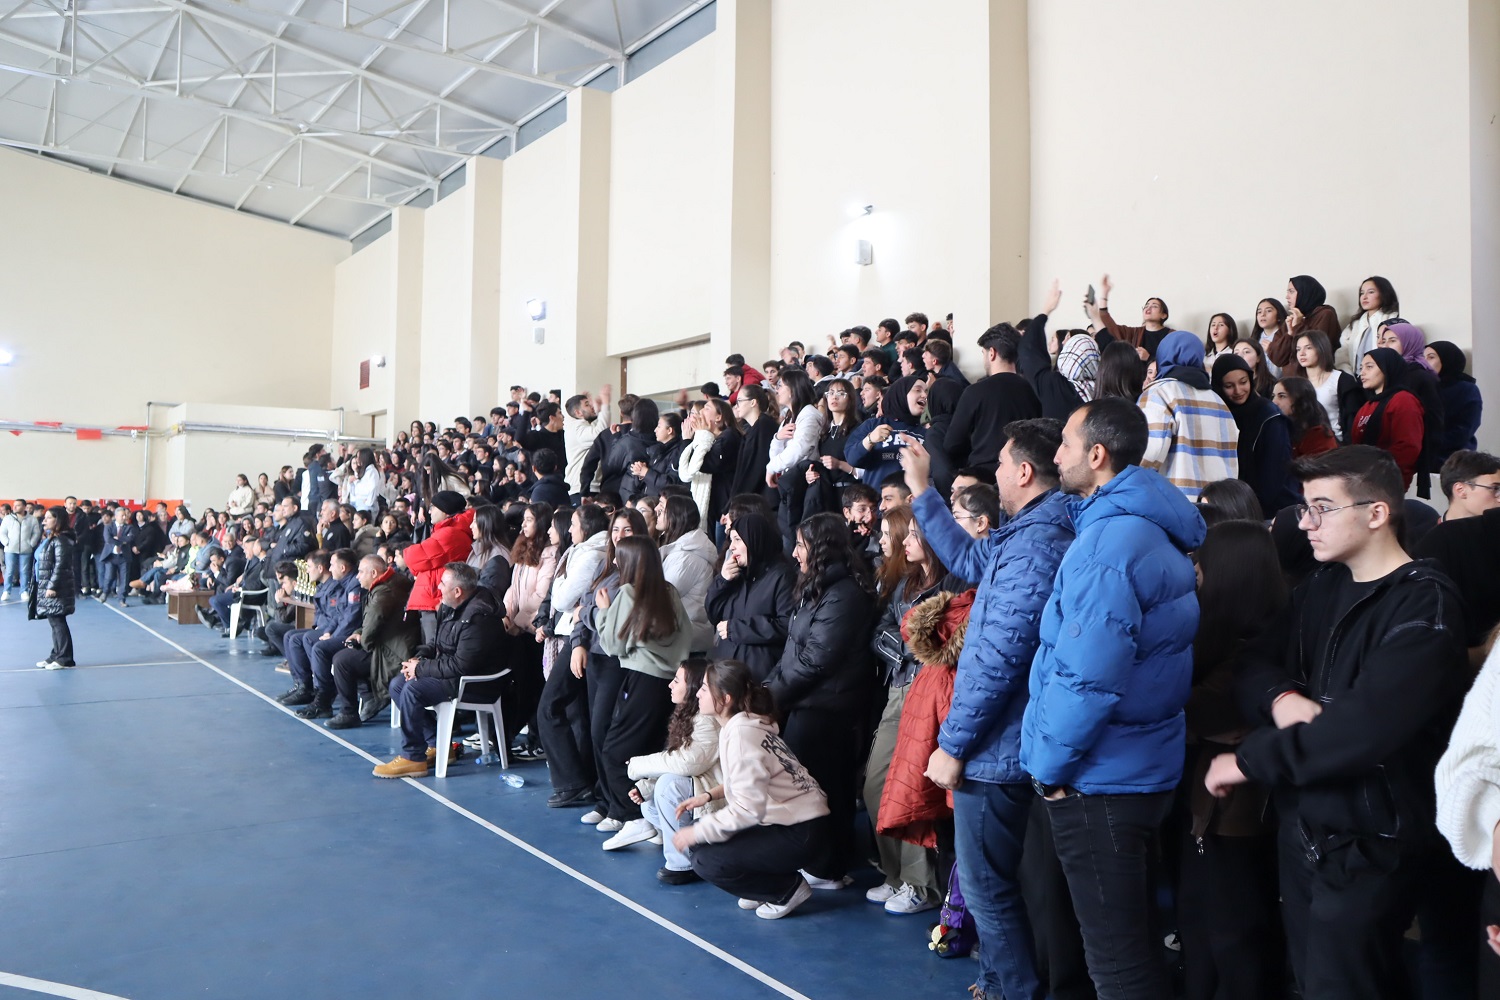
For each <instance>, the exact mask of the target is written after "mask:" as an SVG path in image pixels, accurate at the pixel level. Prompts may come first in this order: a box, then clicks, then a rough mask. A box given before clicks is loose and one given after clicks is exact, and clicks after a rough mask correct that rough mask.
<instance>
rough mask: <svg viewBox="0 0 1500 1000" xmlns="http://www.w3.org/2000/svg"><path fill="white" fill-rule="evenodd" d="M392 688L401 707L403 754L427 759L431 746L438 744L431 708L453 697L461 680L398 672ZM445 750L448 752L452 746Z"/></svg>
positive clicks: (409, 758) (411, 758) (396, 703)
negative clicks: (409, 676) (415, 676)
mask: <svg viewBox="0 0 1500 1000" xmlns="http://www.w3.org/2000/svg"><path fill="white" fill-rule="evenodd" d="M390 692H391V702H392V703H393V704H395V706H396V707H397V708H399V709H400V710H401V756H403V757H405V758H406V759H407V760H426V759H427V748H428V747H431V746H436V745H437V716H436V715H434V714H433V713H432V712H429V711H427V709H428V708H429V707H430V706H432V705H436V704H438V703H439V702H444V701H449V700H450V699H452V697H453V696H454V695H455V694H457V693H458V681H450V680H446V679H444V678H441V677H417V678H415V679H413V680H407V679H406V678H405V677H403V676H402V675H401V674H397V675H396V676H395V677H392V678H391V686H390ZM441 752H442V753H447V752H448V748H447V747H443V748H442V751H441Z"/></svg>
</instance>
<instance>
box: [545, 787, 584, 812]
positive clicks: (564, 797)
mask: <svg viewBox="0 0 1500 1000" xmlns="http://www.w3.org/2000/svg"><path fill="white" fill-rule="evenodd" d="M594 802H595V799H594V790H593V789H592V788H586V789H584V790H583V791H581V792H554V793H553V794H552V795H549V796H548V797H547V806H548V808H550V809H581V808H583V807H584V806H591V805H593V804H594Z"/></svg>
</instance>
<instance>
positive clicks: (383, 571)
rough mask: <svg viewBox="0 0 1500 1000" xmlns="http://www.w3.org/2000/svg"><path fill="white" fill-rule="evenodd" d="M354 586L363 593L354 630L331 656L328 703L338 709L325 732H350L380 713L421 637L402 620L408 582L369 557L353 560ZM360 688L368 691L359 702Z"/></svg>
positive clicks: (409, 622) (376, 558)
mask: <svg viewBox="0 0 1500 1000" xmlns="http://www.w3.org/2000/svg"><path fill="white" fill-rule="evenodd" d="M358 582H359V587H360V589H361V590H363V591H365V598H364V602H363V606H362V610H361V615H360V621H359V627H358V629H357V630H356V631H355V632H354V633H353V634H352V635H350V636H349V637H348V638H347V639H345V640H344V648H343V649H340V650H338V651H337V652H336V653H334V655H333V663H332V673H333V683H334V688H335V689H336V691H337V694H338V698H337V699H336V700H335V702H334V703H335V705H337V704H338V702H339V701H342V702H343V707H342V708H341V709H340V710H339V712H338V714H337V715H335V716H334V717H333V718H331V719H329V720H328V721H327V722H326V723H325V724H324V725H326V726H327V727H328V728H329V729H353V728H354V727H356V726H359V725H361V724H363V723H365V722H368V721H370V720H371V719H373V718H374V717H375V716H376V715H378V714H380V711H381V709H383V708H385V707H386V706H387V705H389V704H390V698H389V696H388V694H387V692H388V691H389V689H390V684H391V681H392V680H393V679H395V677H396V675H397V674H399V673H400V672H401V664H402V662H404V661H405V660H408V659H410V658H411V655H412V651H413V650H415V649H416V646H417V640H418V639H419V638H421V628H420V627H419V626H418V625H417V623H416V622H414V621H412V620H410V619H409V618H407V617H406V599H407V598H408V597H409V596H410V594H411V581H410V580H408V579H407V578H406V577H404V576H402V575H401V574H400V573H397V572H396V570H395V567H393V566H390V565H388V564H387V563H386V561H385V560H384V559H382V558H380V557H379V556H375V555H370V556H365V557H364V558H363V559H361V560H360V561H359V576H358ZM361 687H367V688H368V689H369V695H368V696H367V697H366V698H365V699H364V701H363V702H361V701H360V697H359V691H360V688H361Z"/></svg>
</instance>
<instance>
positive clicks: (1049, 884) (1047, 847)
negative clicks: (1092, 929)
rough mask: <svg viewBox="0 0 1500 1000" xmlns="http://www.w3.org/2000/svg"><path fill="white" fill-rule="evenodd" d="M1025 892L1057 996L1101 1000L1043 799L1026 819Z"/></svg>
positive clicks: (1051, 992) (1044, 968) (1040, 967)
mask: <svg viewBox="0 0 1500 1000" xmlns="http://www.w3.org/2000/svg"><path fill="white" fill-rule="evenodd" d="M1021 894H1022V895H1023V896H1024V897H1025V899H1026V912H1027V914H1028V915H1029V916H1030V917H1031V933H1032V936H1033V937H1035V938H1036V969H1037V974H1038V975H1039V976H1040V977H1041V980H1042V985H1043V986H1044V987H1046V990H1047V996H1049V997H1051V998H1052V1000H1095V994H1094V981H1093V980H1092V979H1090V978H1089V966H1088V962H1087V961H1086V960H1085V959H1084V957H1083V935H1082V934H1081V933H1080V932H1079V930H1078V918H1077V917H1075V916H1074V915H1073V900H1072V898H1071V897H1069V895H1068V876H1067V875H1065V874H1063V869H1062V862H1060V861H1058V860H1057V845H1056V844H1054V843H1053V842H1052V818H1051V817H1050V816H1049V815H1048V813H1047V810H1046V809H1044V808H1043V807H1042V804H1041V803H1040V802H1038V803H1037V804H1036V808H1034V809H1032V810H1031V815H1030V817H1029V818H1028V819H1027V822H1026V846H1025V847H1024V848H1023V849H1022V851H1021Z"/></svg>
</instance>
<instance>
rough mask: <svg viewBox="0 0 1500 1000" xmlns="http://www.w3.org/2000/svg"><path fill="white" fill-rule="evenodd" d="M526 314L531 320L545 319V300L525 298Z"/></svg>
mask: <svg viewBox="0 0 1500 1000" xmlns="http://www.w3.org/2000/svg"><path fill="white" fill-rule="evenodd" d="M526 315H528V316H530V317H531V318H532V320H542V319H546V318H547V300H546V299H527V300H526Z"/></svg>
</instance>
